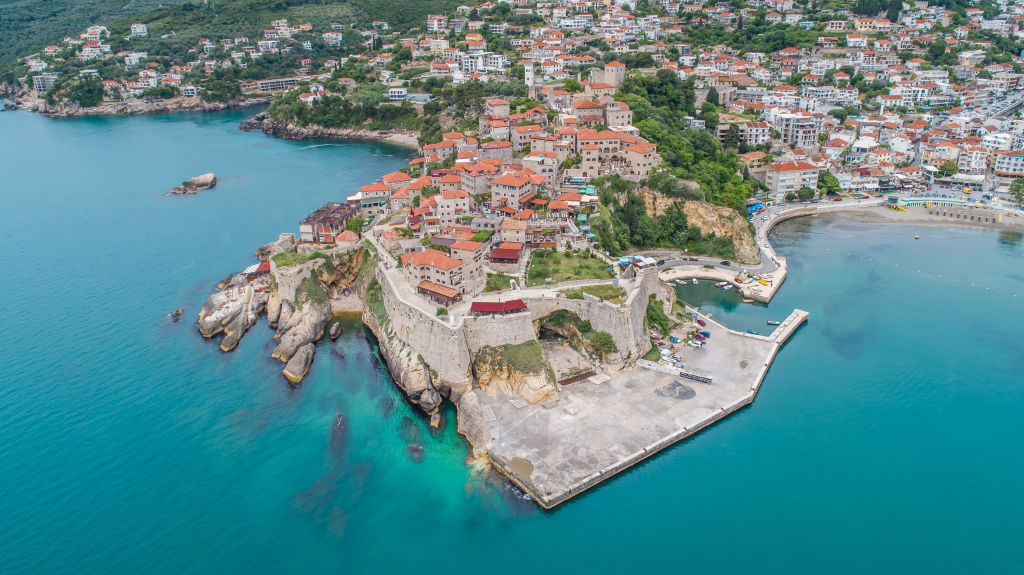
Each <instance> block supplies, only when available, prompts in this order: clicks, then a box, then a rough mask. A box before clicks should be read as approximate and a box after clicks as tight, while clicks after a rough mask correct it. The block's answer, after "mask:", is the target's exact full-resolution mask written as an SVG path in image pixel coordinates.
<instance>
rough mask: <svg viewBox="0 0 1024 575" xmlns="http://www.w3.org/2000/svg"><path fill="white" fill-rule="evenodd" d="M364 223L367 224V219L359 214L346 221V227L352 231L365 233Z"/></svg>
mask: <svg viewBox="0 0 1024 575" xmlns="http://www.w3.org/2000/svg"><path fill="white" fill-rule="evenodd" d="M364 225H366V220H364V219H363V218H360V217H358V216H357V217H354V218H349V219H348V221H347V222H345V229H346V230H348V231H350V232H355V233H357V234H361V233H363V226H364Z"/></svg>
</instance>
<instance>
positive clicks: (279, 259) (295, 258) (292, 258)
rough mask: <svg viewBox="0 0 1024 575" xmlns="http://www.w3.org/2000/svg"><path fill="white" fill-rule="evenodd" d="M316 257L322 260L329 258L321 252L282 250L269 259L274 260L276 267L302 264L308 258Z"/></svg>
mask: <svg viewBox="0 0 1024 575" xmlns="http://www.w3.org/2000/svg"><path fill="white" fill-rule="evenodd" d="M317 258H319V259H322V260H329V259H330V258H329V257H327V255H326V254H324V253H323V252H310V253H308V254H300V253H297V252H283V253H280V254H277V255H276V256H274V257H272V258H270V259H272V260H274V263H275V264H277V266H278V267H282V268H286V267H289V266H297V265H299V264H304V263H306V262H308V261H309V260H312V259H317Z"/></svg>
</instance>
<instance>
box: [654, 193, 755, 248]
mask: <svg viewBox="0 0 1024 575" xmlns="http://www.w3.org/2000/svg"><path fill="white" fill-rule="evenodd" d="M681 184H682V185H683V186H686V187H689V188H693V189H696V188H698V187H699V184H697V182H690V181H681ZM636 194H637V195H638V196H640V199H642V200H643V202H644V208H645V209H646V210H647V215H649V216H651V217H658V216H661V215H663V214H664V213H665V210H667V209H668V208H669V206H672V205H674V204H681V205H682V208H683V213H685V214H686V221H687V223H688V224H690V225H692V226H695V227H696V228H698V229H699V230H700V232H701V233H702V234H705V235H707V234H712V233H713V234H715V235H716V236H718V237H729V238H732V245H733V249H734V250H735V252H736V260H737V261H738V262H740V263H745V264H756V263H758V262H759V261H760V259H759V257H760V256H759V255H758V253H759V252H758V249H757V244H756V243H755V242H754V237H753V235H752V234H751V233H750V229H749V228H748V227H747V222H746V220H744V219H743V218H742V217H741V216H740V215H739V214H737V213H736V210H733V209H731V208H727V207H723V206H713V205H711V204H709V203H706V202H698V201H695V200H685V201H684V200H680V199H679V198H670V197H668V196H665V195H662V194H660V193H658V192H656V191H654V190H652V189H650V188H648V187H647V186H640V187H639V188H637V190H636Z"/></svg>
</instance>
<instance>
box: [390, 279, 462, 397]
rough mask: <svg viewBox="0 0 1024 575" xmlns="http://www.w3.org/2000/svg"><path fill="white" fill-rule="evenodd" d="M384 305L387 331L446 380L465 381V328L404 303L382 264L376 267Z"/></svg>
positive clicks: (452, 381)
mask: <svg viewBox="0 0 1024 575" xmlns="http://www.w3.org/2000/svg"><path fill="white" fill-rule="evenodd" d="M377 281H378V282H380V285H381V293H382V294H383V298H384V305H385V307H386V308H387V311H388V317H389V319H390V320H391V325H390V331H391V332H392V333H394V335H395V336H396V337H398V338H399V339H401V340H402V341H403V342H405V343H406V344H408V345H409V346H411V347H412V348H413V349H415V350H416V351H417V352H418V353H419V354H420V355H421V356H423V360H424V361H426V362H427V364H428V365H429V366H430V367H431V368H433V369H434V371H436V372H437V374H438V375H439V376H440V377H441V378H442V379H444V380H445V381H447V382H450V383H467V382H469V381H470V378H471V377H472V376H471V374H470V361H471V357H470V354H469V346H468V345H467V343H466V336H465V331H464V330H463V329H462V328H461V326H460V327H452V326H451V325H449V324H448V323H446V322H444V321H442V320H439V319H437V318H436V317H431V316H429V315H427V314H426V313H424V312H423V311H422V310H420V309H417V308H415V307H413V306H411V305H408V304H406V303H405V302H403V301H402V299H401V298H399V297H398V296H397V295H396V288H395V285H394V283H393V281H392V279H391V277H390V276H389V275H388V273H387V270H386V269H384V268H383V267H382V266H378V267H377Z"/></svg>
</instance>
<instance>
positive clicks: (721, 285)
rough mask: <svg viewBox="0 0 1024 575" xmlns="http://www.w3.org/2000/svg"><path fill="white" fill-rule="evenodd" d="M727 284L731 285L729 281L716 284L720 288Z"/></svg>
mask: <svg viewBox="0 0 1024 575" xmlns="http://www.w3.org/2000/svg"><path fill="white" fill-rule="evenodd" d="M727 285H729V282H718V283H716V284H715V287H717V288H720V287H725V286H727Z"/></svg>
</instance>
